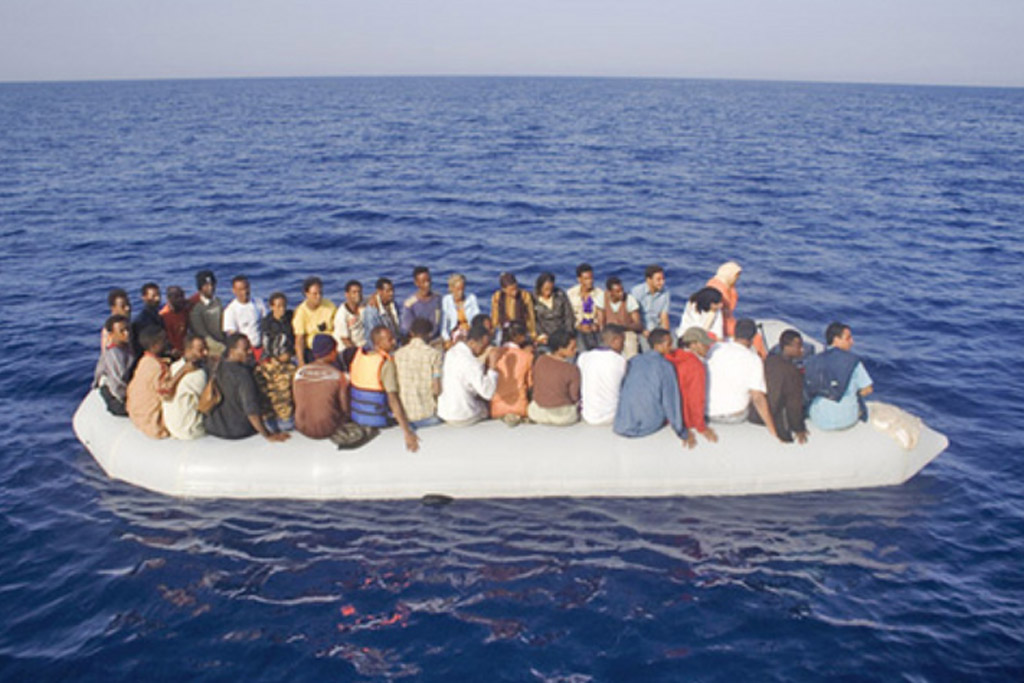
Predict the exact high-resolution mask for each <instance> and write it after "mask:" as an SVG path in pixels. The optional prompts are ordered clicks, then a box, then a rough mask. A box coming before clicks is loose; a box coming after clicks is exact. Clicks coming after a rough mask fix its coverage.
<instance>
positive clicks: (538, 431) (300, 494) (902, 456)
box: [73, 321, 948, 500]
mask: <svg viewBox="0 0 1024 683" xmlns="http://www.w3.org/2000/svg"><path fill="white" fill-rule="evenodd" d="M762 325H763V329H764V331H765V337H766V340H768V341H769V342H772V341H774V340H775V339H777V337H778V334H779V333H780V332H781V331H782V329H784V328H785V326H786V325H785V324H784V323H782V322H780V321H765V322H764V323H762ZM808 343H813V344H816V342H812V341H811V340H808ZM818 346H820V345H818ZM868 407H869V413H870V414H871V419H870V420H869V421H868V422H861V423H858V424H857V425H856V426H854V427H852V428H850V429H847V430H844V431H838V432H824V431H820V430H816V429H814V428H813V427H811V431H810V438H809V440H808V442H807V444H804V445H797V444H784V443H781V442H779V441H777V440H775V439H773V438H771V436H770V435H769V434H768V432H767V431H766V430H765V428H764V427H761V426H757V425H753V424H749V423H745V424H737V425H716V426H715V429H716V431H717V432H718V436H719V440H718V443H709V442H707V441H705V440H703V439H702V438H698V445H697V447H696V448H694V449H692V450H687V449H686V448H684V447H683V446H682V444H681V442H680V440H679V438H678V437H677V436H676V435H675V434H674V433H673V432H672V430H671V429H669V428H668V427H665V428H663V429H662V430H660V431H659V432H657V433H655V434H652V435H650V436H647V437H643V438H639V439H630V438H625V437H620V436H617V435H616V434H614V433H613V432H612V430H611V427H594V426H589V425H586V424H582V423H581V424H577V425H574V426H571V427H549V426H545V425H534V424H524V425H520V426H518V427H515V428H510V427H508V426H506V425H505V424H504V423H503V422H500V421H488V422H483V423H480V424H477V425H474V426H472V427H449V426H446V425H439V426H436V427H430V428H426V429H422V430H420V432H419V435H420V439H421V443H420V450H419V451H418V452H417V453H409V452H407V451H406V450H405V447H404V441H403V439H402V433H401V430H399V429H397V428H393V429H386V430H383V431H382V432H381V434H380V435H379V436H378V437H377V438H376V439H374V440H372V441H370V442H369V443H368V444H366V445H364V446H362V447H361V448H359V449H357V450H353V451H339V450H337V449H336V448H335V447H334V445H333V444H332V443H331V442H330V441H314V440H311V439H307V438H306V437H304V436H302V435H301V434H298V433H296V432H293V433H292V437H291V439H289V440H288V441H286V442H283V443H272V442H269V441H267V440H265V439H263V438H262V437H259V436H253V437H250V438H248V439H242V440H239V441H227V440H222V439H217V438H214V437H209V436H208V437H205V438H201V439H197V440H195V441H177V440H174V439H164V440H159V441H158V440H154V439H151V438H149V437H147V436H146V435H144V434H142V433H141V432H139V431H138V430H137V429H135V427H134V426H133V425H132V424H131V422H130V421H129V420H128V419H127V418H123V417H116V416H114V415H111V414H110V413H108V412H107V410H106V407H105V405H104V403H103V399H102V398H101V397H100V396H99V394H98V392H96V391H92V392H90V393H89V394H88V395H87V396H86V397H85V399H84V400H83V401H82V403H81V405H80V406H79V407H78V410H77V411H76V412H75V415H74V419H73V425H74V430H75V434H76V435H77V436H78V438H79V440H80V441H81V442H82V443H83V444H84V445H85V447H86V448H87V449H88V450H89V452H90V453H91V454H92V455H93V457H94V458H95V459H96V461H97V462H98V463H99V465H100V467H102V468H103V470H104V471H105V472H106V473H107V475H109V476H110V477H113V478H115V479H120V480H123V481H126V482H128V483H130V484H134V485H136V486H140V487H143V488H146V489H149V490H151V491H156V492H159V493H164V494H167V495H171V496H181V497H196V498H209V497H222V498H305V499H352V500H356V499H363V500H366V499H418V498H422V497H424V496H429V495H443V496H450V497H453V498H533V497H545V496H547V497H552V496H573V497H584V496H616V497H647V496H732V495H754V494H768V493H790V492H798V491H816V490H826V489H850V488H861V487H873V486H891V485H897V484H902V483H903V482H905V481H907V480H908V479H910V478H911V477H913V476H914V475H915V474H917V473H918V472H919V471H921V469H922V468H924V467H925V465H927V464H928V463H929V462H931V461H932V460H933V459H935V458H936V457H937V456H938V455H939V454H940V453H941V452H942V451H943V450H945V448H946V446H947V445H948V442H947V439H946V437H945V436H943V435H942V434H940V433H938V432H936V431H934V430H932V429H930V428H929V427H927V426H926V425H925V424H924V423H923V422H921V421H920V420H919V419H917V418H915V417H913V416H912V415H909V414H908V413H905V412H903V411H901V410H900V409H898V408H895V407H893V406H889V405H887V404H883V403H878V402H869V403H868Z"/></svg>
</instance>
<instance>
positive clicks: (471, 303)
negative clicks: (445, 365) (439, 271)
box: [441, 273, 480, 349]
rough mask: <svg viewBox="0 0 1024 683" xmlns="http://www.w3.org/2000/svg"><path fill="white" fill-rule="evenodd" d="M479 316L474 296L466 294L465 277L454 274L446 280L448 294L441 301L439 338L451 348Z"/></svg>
mask: <svg viewBox="0 0 1024 683" xmlns="http://www.w3.org/2000/svg"><path fill="white" fill-rule="evenodd" d="M479 314H480V304H479V303H478V302H477V300H476V294H466V276H465V275H463V274H462V273H454V274H452V275H451V276H449V278H448V293H447V294H445V295H444V298H443V299H441V338H442V339H443V340H444V345H445V348H446V349H447V348H451V346H452V344H454V343H455V342H457V341H458V340H459V339H461V338H462V337H464V336H466V333H467V332H469V326H470V323H471V322H472V320H473V318H475V317H476V316H477V315H479Z"/></svg>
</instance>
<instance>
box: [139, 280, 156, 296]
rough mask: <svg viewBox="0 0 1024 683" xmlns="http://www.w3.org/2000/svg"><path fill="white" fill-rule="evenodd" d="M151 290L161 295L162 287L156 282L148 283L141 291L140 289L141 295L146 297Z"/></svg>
mask: <svg viewBox="0 0 1024 683" xmlns="http://www.w3.org/2000/svg"><path fill="white" fill-rule="evenodd" d="M151 289H155V290H156V291H157V294H159V293H160V285H158V284H157V283H155V282H147V283H146V284H144V285H142V288H141V289H139V294H141V295H142V296H146V292H148V291H149V290H151Z"/></svg>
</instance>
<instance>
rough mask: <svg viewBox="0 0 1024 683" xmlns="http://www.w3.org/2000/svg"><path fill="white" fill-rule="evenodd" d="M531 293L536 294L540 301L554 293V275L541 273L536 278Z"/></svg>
mask: <svg viewBox="0 0 1024 683" xmlns="http://www.w3.org/2000/svg"><path fill="white" fill-rule="evenodd" d="M533 291H534V292H536V293H537V296H539V297H541V298H542V299H547V298H548V297H550V296H551V295H552V294H554V293H555V274H554V273H541V274H540V275H538V276H537V284H536V286H535V287H534V288H533Z"/></svg>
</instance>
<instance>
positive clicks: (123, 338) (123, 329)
mask: <svg viewBox="0 0 1024 683" xmlns="http://www.w3.org/2000/svg"><path fill="white" fill-rule="evenodd" d="M103 329H105V330H106V331H107V338H108V339H109V340H110V343H111V344H113V345H114V346H124V345H125V344H127V343H128V341H129V340H130V339H131V329H132V328H131V322H130V321H129V320H128V317H127V316H124V315H121V314H120V313H115V314H114V315H112V316H110V317H109V318H107V321H106V322H105V323H103Z"/></svg>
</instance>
